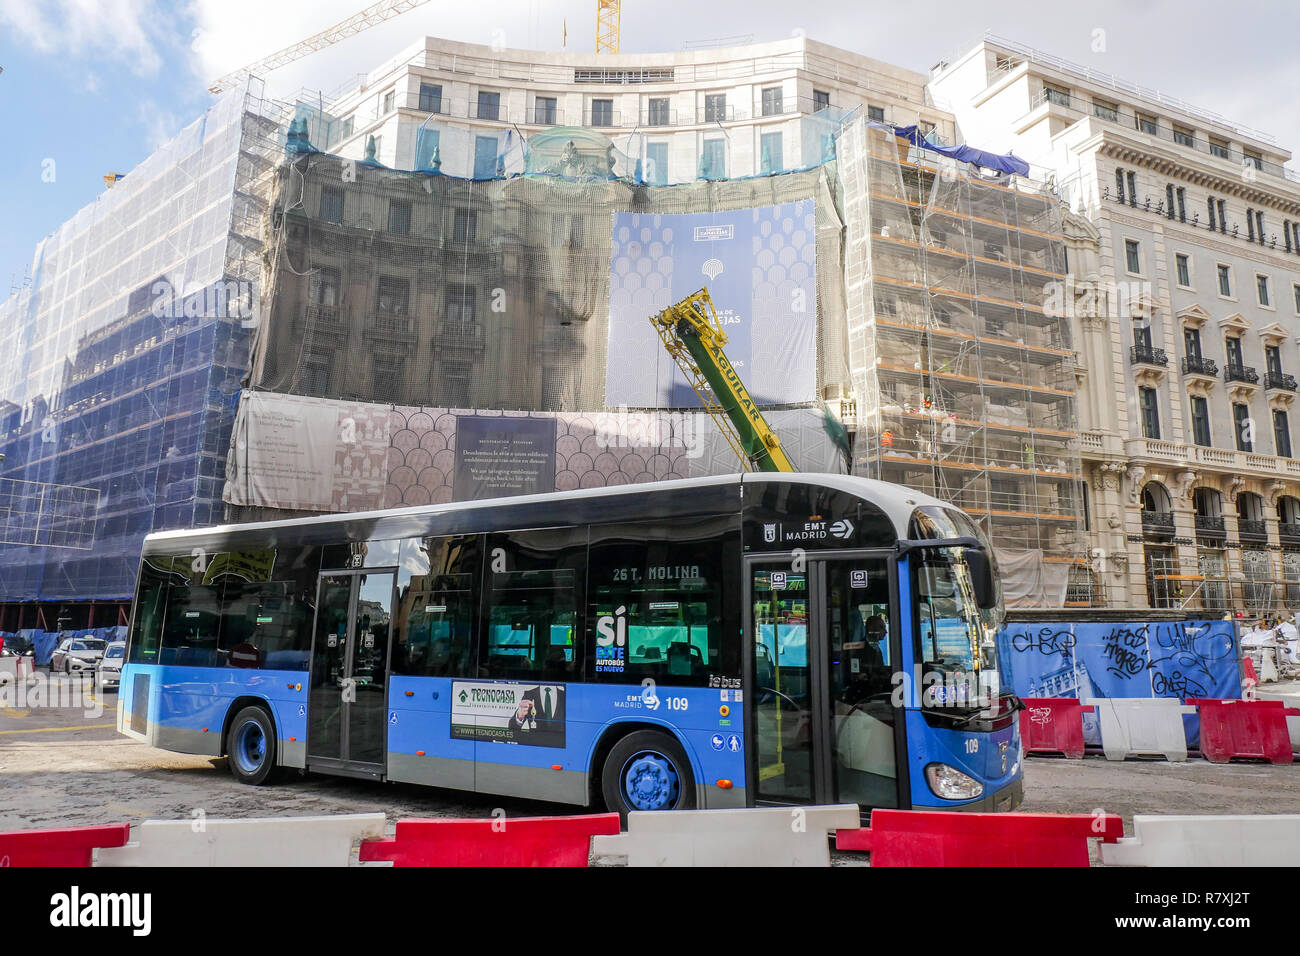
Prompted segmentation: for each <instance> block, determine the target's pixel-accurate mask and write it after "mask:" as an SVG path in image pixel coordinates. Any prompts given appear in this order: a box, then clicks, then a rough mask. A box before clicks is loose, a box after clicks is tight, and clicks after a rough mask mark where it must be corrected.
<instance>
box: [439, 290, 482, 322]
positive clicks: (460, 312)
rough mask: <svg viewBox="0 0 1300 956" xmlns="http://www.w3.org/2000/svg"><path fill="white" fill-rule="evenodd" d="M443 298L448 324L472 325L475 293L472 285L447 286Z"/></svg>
mask: <svg viewBox="0 0 1300 956" xmlns="http://www.w3.org/2000/svg"><path fill="white" fill-rule="evenodd" d="M444 296H445V299H444V302H445V303H446V305H445V310H446V321H447V322H448V324H455V325H470V324H472V323H473V321H474V301H475V293H474V287H473V286H472V285H449V286H447V291H446V292H445V293H444Z"/></svg>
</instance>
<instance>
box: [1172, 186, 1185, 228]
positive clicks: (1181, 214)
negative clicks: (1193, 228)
mask: <svg viewBox="0 0 1300 956" xmlns="http://www.w3.org/2000/svg"><path fill="white" fill-rule="evenodd" d="M1174 192H1175V193H1177V195H1178V221H1179V222H1186V221H1187V190H1186V189H1184V188H1183V187H1182V186H1179V187H1178V188H1177V189H1176V190H1174Z"/></svg>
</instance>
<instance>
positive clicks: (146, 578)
mask: <svg viewBox="0 0 1300 956" xmlns="http://www.w3.org/2000/svg"><path fill="white" fill-rule="evenodd" d="M167 588H168V585H167V578H166V576H165V575H163V574H162V573H160V572H159V571H157V570H156V569H154V568H152V567H150V565H149V563H148V562H147V561H145V562H144V563H143V564H142V565H141V568H140V585H139V592H138V594H137V597H136V602H135V619H134V620H133V621H132V626H131V643H130V652H129V659H130V662H131V663H132V664H159V663H161V661H160V660H159V650H160V648H161V645H162V629H163V615H164V612H165V610H166V608H167Z"/></svg>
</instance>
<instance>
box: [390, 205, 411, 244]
mask: <svg viewBox="0 0 1300 956" xmlns="http://www.w3.org/2000/svg"><path fill="white" fill-rule="evenodd" d="M388 231H389V232H391V233H392V234H393V235H395V236H406V235H410V233H411V204H410V203H409V202H407V201H406V200H404V199H393V200H390V201H389V203H388Z"/></svg>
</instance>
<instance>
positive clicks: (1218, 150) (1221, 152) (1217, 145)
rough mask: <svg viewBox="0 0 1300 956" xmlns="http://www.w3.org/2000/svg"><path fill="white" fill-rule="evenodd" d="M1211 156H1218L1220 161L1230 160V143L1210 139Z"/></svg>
mask: <svg viewBox="0 0 1300 956" xmlns="http://www.w3.org/2000/svg"><path fill="white" fill-rule="evenodd" d="M1210 155H1211V156H1218V157H1219V158H1220V159H1227V158H1228V143H1227V141H1226V140H1222V139H1215V138H1214V137H1213V136H1211V137H1210Z"/></svg>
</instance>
